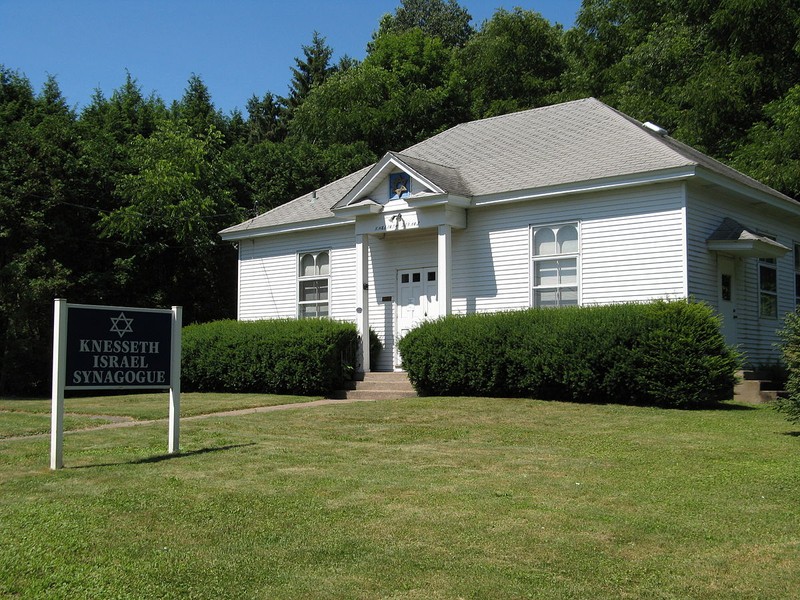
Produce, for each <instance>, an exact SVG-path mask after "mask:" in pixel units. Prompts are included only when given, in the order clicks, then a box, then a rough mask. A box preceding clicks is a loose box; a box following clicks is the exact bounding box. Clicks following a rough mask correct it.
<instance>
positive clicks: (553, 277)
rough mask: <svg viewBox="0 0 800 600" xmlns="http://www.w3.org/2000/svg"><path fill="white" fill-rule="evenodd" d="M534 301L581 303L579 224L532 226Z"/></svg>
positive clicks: (547, 304) (543, 303)
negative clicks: (579, 293)
mask: <svg viewBox="0 0 800 600" xmlns="http://www.w3.org/2000/svg"><path fill="white" fill-rule="evenodd" d="M532 247H533V256H532V264H531V278H532V280H533V285H532V289H531V302H532V304H533V306H536V307H551V306H576V305H577V304H578V259H579V252H580V244H579V239H578V224H577V223H565V224H562V225H550V226H547V227H534V228H533V244H532Z"/></svg>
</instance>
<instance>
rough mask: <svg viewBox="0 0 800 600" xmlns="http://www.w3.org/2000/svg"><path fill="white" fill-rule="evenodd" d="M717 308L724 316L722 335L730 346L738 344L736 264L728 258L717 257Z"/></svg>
mask: <svg viewBox="0 0 800 600" xmlns="http://www.w3.org/2000/svg"><path fill="white" fill-rule="evenodd" d="M717 271H718V272H717V286H718V291H719V299H718V301H717V307H718V310H719V314H720V316H722V334H723V335H724V336H725V341H726V342H727V343H728V344H731V345H735V344H737V343H738V341H739V340H738V336H737V332H736V262H735V261H734V260H733V259H732V258H730V257H728V256H718V257H717Z"/></svg>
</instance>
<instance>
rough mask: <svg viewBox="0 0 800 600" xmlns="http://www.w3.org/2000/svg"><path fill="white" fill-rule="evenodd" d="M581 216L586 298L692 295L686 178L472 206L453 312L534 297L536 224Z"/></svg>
mask: <svg viewBox="0 0 800 600" xmlns="http://www.w3.org/2000/svg"><path fill="white" fill-rule="evenodd" d="M566 222H579V223H580V228H581V270H580V277H581V294H582V302H583V303H584V304H596V303H612V302H633V301H643V300H650V299H654V298H677V297H685V296H686V291H685V290H686V279H685V275H684V264H685V256H684V248H685V234H684V231H685V227H684V217H683V190H682V187H681V186H680V184H667V185H652V186H642V187H639V188H635V189H630V190H625V191H621V192H615V193H603V194H591V195H588V194H584V195H575V196H570V197H564V198H559V199H555V200H546V201H531V202H527V203H517V204H513V205H505V206H498V205H494V206H487V207H483V208H478V209H472V210H470V212H469V215H468V229H466V230H465V231H461V232H457V233H456V234H455V235H454V237H453V257H454V264H453V312H456V313H465V312H466V313H471V312H487V311H488V312H490V311H498V310H509V309H518V308H526V307H527V306H529V304H530V290H529V286H530V228H531V226H537V225H551V224H557V223H566Z"/></svg>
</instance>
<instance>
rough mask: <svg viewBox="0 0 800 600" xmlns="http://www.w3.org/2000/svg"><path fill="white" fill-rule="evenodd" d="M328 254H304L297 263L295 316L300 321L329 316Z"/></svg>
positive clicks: (324, 251) (325, 251)
mask: <svg viewBox="0 0 800 600" xmlns="http://www.w3.org/2000/svg"><path fill="white" fill-rule="evenodd" d="M329 289H330V253H329V252H328V251H327V250H323V251H322V252H304V253H302V254H300V258H299V261H298V294H297V315H298V317H300V318H301V319H308V318H316V317H327V316H328V315H329V297H328V295H329V292H328V291H329Z"/></svg>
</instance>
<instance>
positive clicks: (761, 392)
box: [733, 371, 784, 404]
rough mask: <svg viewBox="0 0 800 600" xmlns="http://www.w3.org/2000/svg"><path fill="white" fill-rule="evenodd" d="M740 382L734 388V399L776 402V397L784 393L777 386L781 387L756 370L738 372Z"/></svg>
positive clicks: (752, 402)
mask: <svg viewBox="0 0 800 600" xmlns="http://www.w3.org/2000/svg"><path fill="white" fill-rule="evenodd" d="M738 376H739V383H737V384H736V385H735V386H734V388H733V399H734V400H738V401H739V402H747V403H749V404H764V403H767V402H774V401H775V399H776V398H778V397H779V396H782V395H783V394H784V392H783V391H781V390H778V389H776V388H778V387H780V386H778V385H777V384H776V383H775V382H773V381H772V380H771V379H762V378H763V377H765V375H764V374H762V373H757V372H755V371H740V372H739V373H738Z"/></svg>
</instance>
